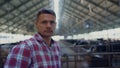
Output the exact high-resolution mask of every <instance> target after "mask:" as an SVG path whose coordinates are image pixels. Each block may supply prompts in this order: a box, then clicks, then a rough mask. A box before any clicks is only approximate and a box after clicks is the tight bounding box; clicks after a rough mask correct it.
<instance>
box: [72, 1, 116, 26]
mask: <svg viewBox="0 0 120 68" xmlns="http://www.w3.org/2000/svg"><path fill="white" fill-rule="evenodd" d="M72 2H74V3H76V4H78V5H79V6H81V7H83V9H86V10H88V11H89V8H88V7H86V6H84V5H82V4H80V3H78V2H76V1H75V0H72ZM93 13H95V14H96V15H99V16H100V17H101V18H102V19H103V20H105V21H106V22H109V23H106V24H107V25H110V26H111V25H113V24H111V22H112V23H113V22H114V21H113V20H111V19H109V18H106V17H105V16H103V15H102V14H99V12H95V11H93ZM104 24H105V23H104Z"/></svg>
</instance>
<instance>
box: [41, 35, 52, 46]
mask: <svg viewBox="0 0 120 68" xmlns="http://www.w3.org/2000/svg"><path fill="white" fill-rule="evenodd" d="M43 39H44V40H45V43H46V44H47V45H48V46H49V47H50V45H51V37H43Z"/></svg>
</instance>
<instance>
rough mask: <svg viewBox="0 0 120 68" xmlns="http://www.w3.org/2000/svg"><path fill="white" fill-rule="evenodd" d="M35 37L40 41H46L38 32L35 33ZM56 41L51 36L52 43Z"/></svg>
mask: <svg viewBox="0 0 120 68" xmlns="http://www.w3.org/2000/svg"><path fill="white" fill-rule="evenodd" d="M34 38H35V39H37V41H39V42H45V41H44V39H43V38H42V36H41V35H40V34H39V33H38V32H37V33H35V34H34ZM54 42H55V41H54V40H53V39H52V38H51V43H54Z"/></svg>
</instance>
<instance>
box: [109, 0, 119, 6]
mask: <svg viewBox="0 0 120 68" xmlns="http://www.w3.org/2000/svg"><path fill="white" fill-rule="evenodd" d="M108 1H109V2H111V3H113V4H115V5H117V6H120V4H119V3H120V0H118V2H116V1H114V0H108Z"/></svg>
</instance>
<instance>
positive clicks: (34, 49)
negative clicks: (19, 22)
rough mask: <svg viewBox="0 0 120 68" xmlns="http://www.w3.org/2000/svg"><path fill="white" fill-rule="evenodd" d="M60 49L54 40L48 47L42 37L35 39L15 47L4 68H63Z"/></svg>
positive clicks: (38, 36) (37, 36)
mask: <svg viewBox="0 0 120 68" xmlns="http://www.w3.org/2000/svg"><path fill="white" fill-rule="evenodd" d="M60 58H61V56H60V48H59V46H58V43H57V42H56V41H54V40H52V42H51V47H48V46H47V45H46V43H45V42H44V40H43V39H42V37H41V36H40V35H39V34H38V33H36V34H35V35H34V37H32V38H30V39H29V40H25V41H23V42H21V43H20V44H18V45H16V46H15V47H13V49H12V50H11V52H10V54H9V55H8V57H7V61H6V63H5V66H4V68H61V61H60Z"/></svg>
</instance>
